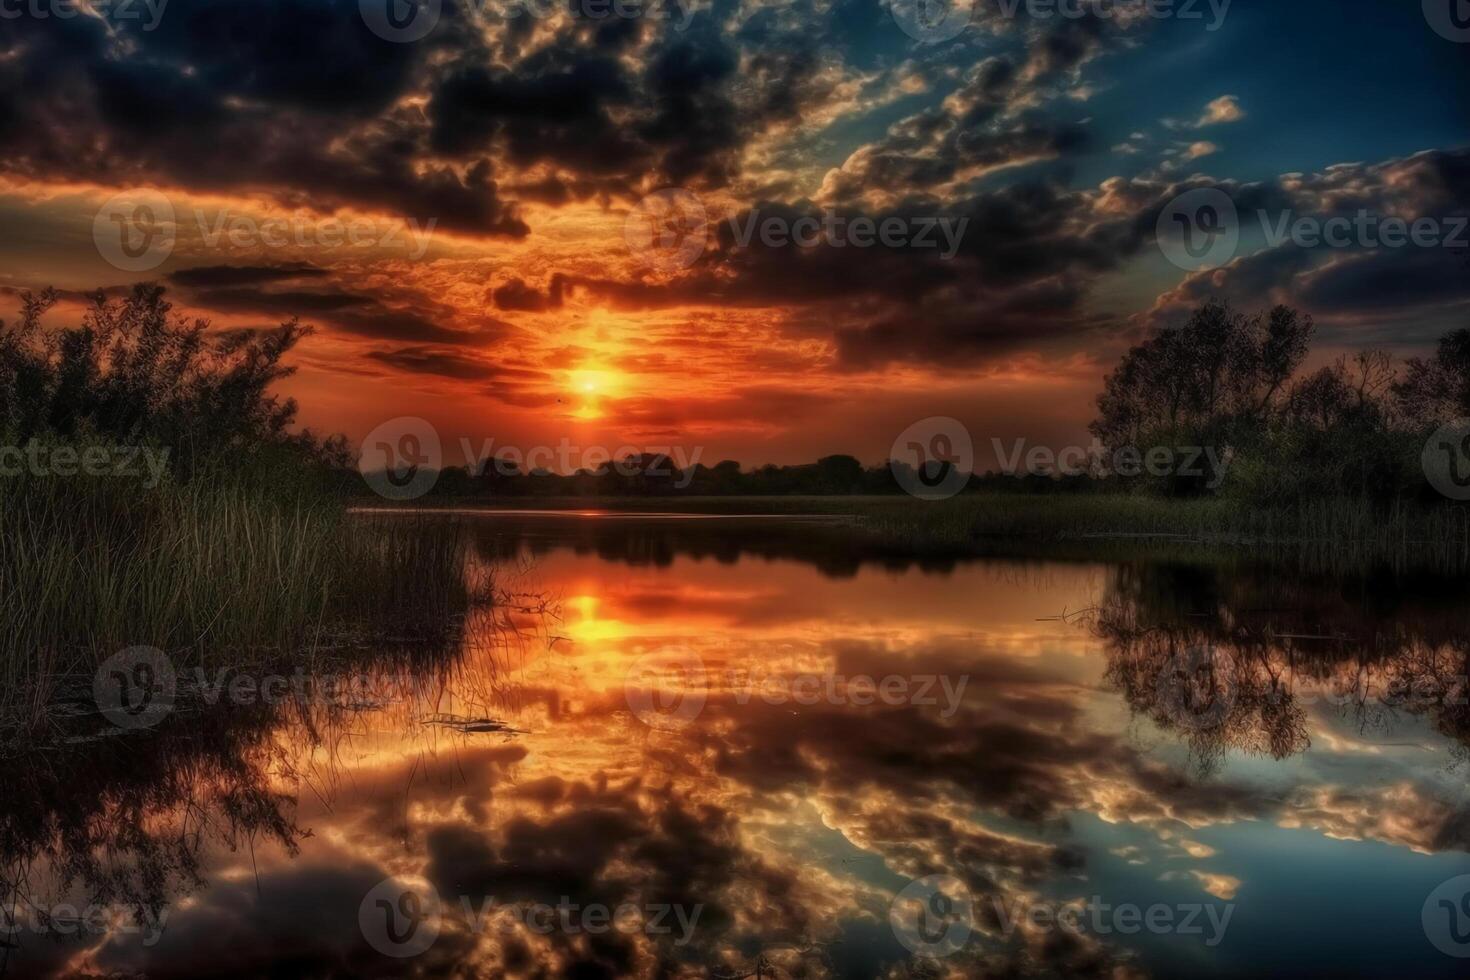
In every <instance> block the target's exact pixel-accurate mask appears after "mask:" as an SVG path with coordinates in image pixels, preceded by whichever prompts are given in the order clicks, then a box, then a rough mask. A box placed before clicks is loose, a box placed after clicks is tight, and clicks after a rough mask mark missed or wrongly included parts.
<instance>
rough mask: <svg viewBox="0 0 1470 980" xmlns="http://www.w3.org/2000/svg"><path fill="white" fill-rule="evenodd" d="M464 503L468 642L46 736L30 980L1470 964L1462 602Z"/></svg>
mask: <svg viewBox="0 0 1470 980" xmlns="http://www.w3.org/2000/svg"><path fill="white" fill-rule="evenodd" d="M459 519H460V520H465V521H467V529H466V533H468V534H470V535H472V537H473V554H474V556H475V558H474V562H475V565H476V566H477V568H479V569H485V568H490V569H494V570H495V572H496V589H497V591H498V592H499V594H500V600H501V601H500V604H499V605H498V606H497V607H496V608H495V609H493V610H484V609H481V610H477V611H474V612H472V613H471V614H470V615H468V616H467V617H466V618H465V620H464V622H463V623H462V624H458V625H457V626H456V629H457V633H456V634H455V639H454V641H453V642H452V643H451V644H450V645H449V646H448V647H447V648H444V649H419V648H416V647H415V645H414V644H413V643H411V642H407V640H406V638H402V637H395V636H374V637H368V638H367V642H368V645H369V646H370V647H373V646H378V647H381V649H382V651H383V653H382V656H381V657H380V658H378V659H377V660H376V661H375V662H374V664H373V666H372V668H371V669H370V670H369V669H364V670H362V671H361V672H360V673H361V674H362V675H363V676H359V672H358V671H356V670H354V671H352V672H351V673H350V674H348V673H347V672H345V671H344V673H343V675H342V676H328V677H321V676H303V675H300V674H295V675H293V674H289V673H283V674H277V675H266V676H257V675H256V674H258V673H259V672H256V673H255V674H252V673H251V672H249V671H241V672H237V674H233V675H228V676H223V677H221V676H216V675H214V674H212V673H211V674H206V675H203V676H197V677H196V676H194V675H192V674H191V673H190V672H188V671H184V670H182V669H180V671H179V672H178V673H179V677H178V678H176V680H175V681H174V684H175V687H176V688H177V691H178V692H179V697H178V698H177V700H176V701H174V702H172V704H171V707H167V708H166V710H162V711H158V710H155V709H154V708H153V707H151V706H145V705H142V704H141V703H124V704H123V705H122V710H121V711H116V710H115V711H113V712H112V713H111V714H112V716H113V722H114V724H112V725H111V726H109V727H108V728H107V729H106V730H105V731H104V734H105V737H102V738H94V739H91V740H87V741H79V742H78V741H66V740H60V741H59V742H58V744H54V745H49V746H38V747H32V748H28V749H25V750H16V751H14V752H11V753H9V757H8V758H6V759H4V760H3V763H4V767H3V769H0V772H3V778H4V780H5V784H4V787H3V792H4V793H5V796H4V797H3V798H0V813H3V824H0V875H3V876H4V877H3V880H0V890H3V891H4V893H5V894H6V896H7V912H6V917H5V918H4V919H0V944H3V949H0V955H3V957H4V961H5V964H6V975H7V976H70V975H87V974H94V975H116V974H123V975H146V976H150V977H199V976H242V977H243V976H292V977H295V976H306V977H312V976H320V977H351V976H383V977H410V976H464V977H571V978H595V977H620V976H638V977H756V976H759V977H767V978H774V977H848V978H868V977H874V978H876V977H971V976H989V975H998V974H1017V975H1055V976H1080V975H1093V974H1098V975H1110V976H1128V975H1157V976H1184V975H1188V976H1257V975H1272V974H1274V975H1315V976H1324V977H1326V976H1331V977H1347V976H1377V975H1383V976H1387V975H1394V976H1398V975H1409V976H1450V975H1456V976H1463V975H1464V969H1465V967H1466V964H1467V960H1466V959H1465V957H1467V956H1470V856H1467V849H1470V809H1467V789H1466V774H1467V749H1466V746H1467V743H1470V708H1467V706H1466V694H1467V691H1466V685H1465V681H1464V678H1465V675H1466V673H1467V657H1470V629H1467V623H1470V603H1467V601H1466V599H1467V595H1466V589H1465V588H1464V586H1463V585H1461V584H1458V583H1448V582H1444V581H1440V580H1435V579H1413V578H1404V577H1395V576H1390V575H1386V574H1384V575H1366V576H1364V577H1362V578H1360V579H1355V580H1351V581H1344V580H1311V579H1309V578H1306V577H1303V576H1301V575H1297V574H1295V573H1292V572H1288V571H1281V570H1277V571H1270V570H1263V569H1258V568H1251V567H1249V566H1241V565H1227V566H1219V567H1206V566H1200V565H1178V566H1171V565H1166V564H1157V563H1139V564H1117V563H1109V564H1104V563H1097V564H1088V563H1056V562H1033V563H1022V562H1015V561H993V562H992V561H974V562H964V563H945V562H937V563H934V562H931V563H921V562H917V561H909V560H905V559H902V558H895V557H893V556H891V555H882V556H879V555H866V554H863V553H861V552H859V551H856V550H854V549H853V548H852V546H850V545H847V544H844V539H843V536H842V534H841V532H840V529H834V528H833V527H832V526H831V525H830V524H829V523H828V522H823V521H819V520H818V521H810V522H802V523H798V522H791V521H779V520H772V519H761V518H751V519H736V520H699V521H692V520H678V519H664V518H657V517H648V518H628V517H626V516H624V517H620V518H618V519H615V520H610V519H605V518H600V517H596V516H580V517H567V516H560V517H549V516H544V515H536V514H534V513H519V514H514V515H494V516H488V515H487V516H470V517H465V516H463V515H461V516H460V518H459ZM145 660H146V657H145ZM138 662H139V661H138V656H136V655H135V656H134V659H133V660H132V661H129V662H128V663H129V665H128V666H127V669H126V670H124V671H123V672H122V673H121V674H120V675H118V677H117V678H115V679H116V680H117V681H118V683H120V684H126V683H127V682H128V679H129V678H132V677H135V676H136V674H135V673H134V672H135V671H136V669H137V664H138ZM157 666H158V665H156V664H153V665H149V669H152V668H153V667H157ZM149 676H153V675H149ZM110 682H111V679H109V678H104V679H103V681H102V683H104V684H105V683H110ZM185 691H187V692H188V696H187V697H186V696H184V692H185ZM130 712H131V713H130Z"/></svg>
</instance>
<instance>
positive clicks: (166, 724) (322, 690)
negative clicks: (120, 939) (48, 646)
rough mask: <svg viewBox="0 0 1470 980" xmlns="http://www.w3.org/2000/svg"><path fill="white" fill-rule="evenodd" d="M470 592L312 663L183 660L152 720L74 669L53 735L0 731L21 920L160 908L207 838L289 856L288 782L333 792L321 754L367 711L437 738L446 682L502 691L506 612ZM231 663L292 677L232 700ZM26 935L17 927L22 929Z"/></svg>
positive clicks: (195, 864)
mask: <svg viewBox="0 0 1470 980" xmlns="http://www.w3.org/2000/svg"><path fill="white" fill-rule="evenodd" d="M483 585H484V586H486V587H488V585H489V583H483ZM460 598H461V599H463V600H464V601H462V602H460V603H459V612H458V613H457V614H456V615H454V616H452V617H448V618H447V619H445V621H446V622H448V623H449V624H450V625H449V626H448V627H442V626H441V627H435V628H432V629H418V630H410V631H408V632H412V633H415V634H417V635H416V636H415V637H414V639H413V640H412V641H404V642H395V641H393V640H392V639H391V638H380V639H378V640H376V641H374V645H372V646H365V645H362V644H364V643H366V642H367V641H366V640H365V639H364V638H363V637H358V638H357V639H355V640H353V641H350V642H349V643H346V644H345V645H343V646H341V647H339V648H337V649H333V650H331V651H327V652H325V653H323V652H322V651H311V652H309V653H304V654H300V655H299V656H298V657H297V658H293V659H300V658H305V659H306V660H307V661H308V662H310V663H311V667H310V668H309V669H307V670H305V671H298V669H297V667H296V665H295V664H294V663H290V662H285V663H282V662H279V661H277V662H273V663H265V664H262V663H260V662H259V661H254V660H252V661H249V662H248V665H243V664H242V666H240V667H239V668H238V669H234V670H230V671H228V672H227V673H226V674H224V675H220V674H217V673H216V670H217V668H215V667H211V668H210V669H209V670H207V671H205V672H204V674H203V675H202V676H203V678H204V679H205V681H206V683H207V684H208V685H211V686H213V685H215V684H217V683H219V682H220V681H221V680H222V679H223V680H224V681H225V683H224V684H223V686H222V687H220V688H219V689H218V690H216V691H215V697H217V700H212V699H211V698H209V697H206V690H205V688H203V687H201V686H200V685H198V684H197V683H195V681H194V679H195V678H196V677H199V676H200V675H198V674H196V673H195V672H194V671H193V670H192V669H188V670H181V671H180V677H179V687H178V691H177V693H176V698H175V701H174V708H173V710H172V711H171V712H170V713H169V714H168V715H167V716H165V717H164V719H163V720H162V721H160V722H159V723H158V724H157V725H156V727H153V728H149V729H136V730H124V729H119V728H114V727H112V726H111V725H110V724H109V723H108V722H107V721H106V720H104V719H103V718H102V717H101V716H100V715H99V714H98V713H97V712H96V706H95V705H94V704H92V703H90V701H89V700H88V699H89V697H90V695H89V694H87V693H81V692H82V691H83V690H84V688H85V687H86V685H85V684H82V683H79V684H78V685H77V688H78V692H79V693H78V694H77V695H76V696H75V698H74V699H73V700H71V701H68V702H63V703H62V704H60V705H58V706H57V710H55V711H53V713H52V716H51V717H52V728H51V730H50V731H49V732H48V733H46V735H45V736H43V737H40V738H35V737H32V738H29V739H27V740H25V741H20V740H11V741H9V742H5V743H0V764H3V766H4V770H5V773H6V794H5V795H6V800H5V805H4V806H3V807H0V909H4V910H5V913H8V914H9V921H11V922H14V923H25V922H36V923H39V924H42V925H44V924H45V917H46V912H45V909H46V907H47V906H48V905H50V904H51V903H53V902H56V901H67V902H70V903H72V904H77V903H78V901H79V902H80V904H82V905H90V906H93V907H105V908H110V909H113V910H116V911H121V910H127V911H128V912H129V913H130V914H131V915H132V917H133V921H135V922H137V923H140V924H142V923H157V922H158V921H159V915H160V913H161V912H162V911H163V910H164V908H165V906H167V905H169V904H170V903H171V902H173V901H174V900H175V899H176V897H177V896H179V895H182V894H187V893H188V892H190V891H193V890H196V889H199V888H202V887H204V886H205V885H206V880H205V876H204V872H205V870H206V869H205V868H204V867H203V856H204V854H205V853H206V850H207V849H208V848H210V847H224V848H228V849H229V850H230V851H232V852H236V851H239V852H245V853H249V854H250V855H252V859H253V855H254V854H255V852H256V851H257V849H259V848H261V847H267V848H268V847H272V846H274V847H279V848H280V849H281V850H283V851H284V852H285V853H287V854H288V855H292V856H294V855H295V853H296V851H297V845H298V841H299V840H301V839H302V838H303V837H305V836H307V835H308V834H309V829H306V828H302V827H300V826H298V824H297V822H296V819H295V816H294V810H295V806H296V801H297V794H296V792H294V791H292V790H291V789H290V787H301V786H303V784H304V785H306V786H309V787H310V788H309V790H307V791H308V792H311V793H315V794H318V795H321V794H328V795H329V794H330V793H331V791H332V790H331V786H332V784H333V783H334V781H335V779H334V774H333V773H332V772H331V771H319V770H318V768H317V766H318V760H325V765H327V766H331V765H332V760H334V759H336V758H337V756H338V752H337V749H338V746H339V745H341V744H342V743H343V742H344V740H346V739H349V738H352V737H354V736H355V735H357V734H359V733H360V731H361V730H362V728H363V727H364V726H363V724H362V721H363V718H364V717H365V716H366V715H367V714H369V713H371V716H372V718H373V725H374V726H376V727H381V726H383V725H385V724H386V725H390V726H392V725H398V726H401V727H402V729H403V730H404V731H413V732H422V733H423V737H424V738H426V739H429V738H440V737H443V736H442V732H443V728H442V726H434V727H433V728H432V729H431V728H430V727H428V726H425V725H423V724H422V722H423V720H424V719H425V718H433V717H442V716H441V715H436V713H439V712H442V711H443V710H444V709H445V707H446V705H447V702H448V692H450V691H451V690H452V691H453V701H454V706H455V707H456V708H458V709H459V710H460V711H462V712H465V711H467V712H470V713H471V715H466V716H465V717H472V714H473V712H475V711H488V710H491V708H492V706H494V705H496V704H498V703H501V702H502V701H503V686H502V684H501V683H500V678H499V668H498V662H499V656H498V654H499V653H500V650H501V648H503V647H504V646H505V645H506V643H507V641H506V639H505V637H506V631H505V629H504V625H505V623H504V619H505V613H504V612H503V610H502V609H501V608H500V606H499V605H496V604H490V603H486V602H484V601H483V600H484V598H485V594H484V593H483V592H482V591H478V590H471V591H468V592H464V593H463V595H462V596H461V597H460ZM441 601H442V598H441V599H436V600H435V602H436V603H438V602H441ZM378 612H379V614H378V615H375V616H373V617H371V618H369V619H367V620H365V621H364V622H363V623H362V624H361V626H362V631H363V632H364V633H370V632H371V631H372V630H375V629H376V630H383V629H385V628H386V625H387V623H388V622H390V620H389V618H387V617H385V615H383V610H381V609H380V610H379V611H378ZM398 612H399V613H402V612H403V609H402V608H400V609H399V610H398ZM397 632H403V631H397ZM426 637H428V638H427V639H426ZM236 676H247V677H254V678H257V679H258V678H261V677H265V676H281V677H284V678H286V679H287V680H288V681H291V682H292V683H291V684H290V685H289V686H288V687H287V688H286V690H285V691H284V692H283V694H282V696H281V697H280V698H279V699H275V698H272V699H270V700H269V701H268V702H267V701H266V700H262V699H258V698H253V699H252V701H253V702H254V703H247V704H241V703H232V702H231V698H230V697H229V695H228V694H224V695H223V696H220V693H219V692H220V691H228V680H229V679H230V678H233V677H236ZM302 678H305V680H306V683H305V684H302V683H299V681H300V680H301V679H302ZM77 680H78V681H83V680H89V679H77ZM434 733H439V734H434ZM317 749H324V750H325V751H322V752H315V751H314V750H317ZM298 765H304V766H307V767H309V768H308V769H307V770H305V771H303V770H302V769H299V768H298ZM283 787H284V789H283ZM323 798H324V799H325V798H326V797H325V796H324V797H323ZM3 914H4V913H0V915H3ZM3 924H4V922H3V919H0V925H3ZM24 938H25V933H24V932H22V933H20V934H17V935H16V937H15V942H16V943H21V942H22V941H23V940H24ZM8 953H9V950H6V954H7V955H6V956H3V957H0V974H3V973H4V972H5V960H6V959H8Z"/></svg>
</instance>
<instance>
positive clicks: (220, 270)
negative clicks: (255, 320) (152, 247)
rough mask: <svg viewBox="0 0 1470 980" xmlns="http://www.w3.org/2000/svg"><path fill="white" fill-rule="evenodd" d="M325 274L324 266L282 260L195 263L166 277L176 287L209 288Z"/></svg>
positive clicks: (315, 276) (318, 276) (316, 276)
mask: <svg viewBox="0 0 1470 980" xmlns="http://www.w3.org/2000/svg"><path fill="white" fill-rule="evenodd" d="M326 275H328V272H327V270H326V269H321V268H318V267H317V266H314V265H310V264H308V263H305V262H283V263H280V264H278V265H197V266H194V267H193V268H189V269H179V270H177V271H175V272H173V273H171V274H170V275H169V277H168V278H169V280H170V281H171V282H174V283H177V284H178V285H180V286H189V287H193V288H196V289H199V288H203V289H209V288H218V287H228V286H249V285H255V284H258V283H266V282H278V281H280V280H283V279H319V278H321V277H323V276H326Z"/></svg>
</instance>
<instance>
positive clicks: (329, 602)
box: [0, 477, 470, 727]
mask: <svg viewBox="0 0 1470 980" xmlns="http://www.w3.org/2000/svg"><path fill="white" fill-rule="evenodd" d="M463 572H464V553H463V545H462V543H461V541H460V537H459V535H458V534H457V531H456V529H455V528H454V527H453V526H452V524H451V523H448V522H444V521H437V522H433V524H432V525H430V524H429V523H428V522H415V521H410V522H402V521H399V522H395V524H394V525H392V526H387V525H382V526H379V525H377V524H375V523H373V522H370V521H363V520H361V519H357V518H353V517H349V516H348V515H347V514H346V513H345V512H344V511H343V509H342V508H341V506H340V504H339V503H338V502H337V501H335V500H334V499H332V498H330V497H328V496H325V495H322V494H318V493H313V492H311V491H310V490H309V489H308V488H304V487H299V486H293V487H290V488H289V489H287V490H284V491H281V492H263V491H262V490H261V489H260V488H259V487H258V486H249V485H243V484H240V483H233V482H230V481H227V480H221V479H208V478H199V479H194V480H191V481H189V482H187V483H177V482H172V481H165V482H164V483H162V484H160V485H159V486H157V487H154V488H152V489H149V490H143V489H141V488H139V487H138V486H136V485H135V484H131V483H128V482H125V481H121V480H118V479H116V478H108V477H97V478H85V479H67V480H60V479H55V478H37V477H21V478H18V479H8V480H6V481H4V483H3V485H0V621H3V622H4V624H5V629H4V630H3V631H0V719H3V720H5V722H6V723H8V725H9V726H11V727H14V726H16V725H22V726H24V725H26V724H27V723H29V722H34V721H35V720H37V719H41V718H44V717H45V715H46V712H47V706H48V705H49V704H51V703H53V702H54V701H55V700H56V699H57V698H58V697H59V696H63V695H64V694H65V693H66V691H65V690H64V689H67V688H75V687H78V686H80V685H83V684H90V678H91V675H92V673H93V672H94V671H95V669H96V666H97V665H98V664H99V663H100V662H102V661H103V660H105V659H106V658H107V657H109V656H111V655H112V654H114V653H116V652H118V651H119V650H121V649H123V648H126V647H132V646H151V647H156V648H158V649H160V650H163V651H166V652H167V653H168V654H169V656H170V657H172V658H173V659H174V660H175V661H176V662H177V663H178V665H179V666H181V667H187V666H193V665H196V664H197V665H202V666H215V665H229V666H240V665H242V664H245V663H254V664H259V665H273V666H279V665H280V664H281V663H282V662H283V661H287V660H296V661H298V662H299V661H300V660H301V659H303V658H306V659H310V658H312V657H313V656H314V654H313V653H312V651H317V650H323V649H331V648H335V647H341V646H342V645H343V637H344V636H348V635H356V636H357V637H358V638H359V639H362V638H368V639H384V640H395V641H396V640H405V639H423V640H427V639H437V640H441V641H442V640H444V639H445V638H446V634H447V633H448V632H450V631H452V630H454V629H455V628H456V627H457V624H458V622H459V620H458V619H457V618H456V617H457V615H459V614H461V613H462V612H463V610H464V609H465V607H466V605H467V603H468V601H469V595H468V590H469V588H470V586H469V585H468V584H467V582H466V579H465V576H464V574H463ZM299 665H300V664H299V663H297V664H292V666H299Z"/></svg>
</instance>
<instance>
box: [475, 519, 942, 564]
mask: <svg viewBox="0 0 1470 980" xmlns="http://www.w3.org/2000/svg"><path fill="white" fill-rule="evenodd" d="M467 527H468V528H469V529H470V532H471V536H472V538H473V540H474V545H475V549H476V552H477V553H478V554H479V556H480V557H481V558H482V559H484V560H486V561H509V560H513V559H515V558H517V557H520V556H525V555H530V556H532V557H539V556H542V555H547V554H550V553H552V552H554V551H557V550H561V549H570V550H571V551H572V552H573V553H575V554H579V555H595V556H597V557H598V558H600V559H602V560H603V561H608V562H616V563H619V564H624V565H635V566H653V567H656V568H665V567H667V566H669V565H672V564H673V563H674V560H675V559H676V558H694V559H700V560H702V559H710V560H712V561H716V562H719V563H721V564H725V565H733V564H735V563H736V562H738V561H740V560H741V559H742V558H762V559H766V560H772V559H785V560H788V561H798V562H803V563H806V564H810V565H814V566H815V567H816V568H817V570H818V571H820V572H821V573H822V574H823V575H826V576H827V577H829V578H852V577H853V576H854V575H856V574H857V573H858V571H859V570H860V569H861V568H862V567H863V566H864V565H878V566H881V567H884V568H889V569H893V570H898V571H902V570H906V569H909V568H918V569H921V570H922V571H925V572H937V573H948V572H951V571H953V570H954V569H955V567H956V566H957V565H959V564H960V563H961V561H960V560H957V559H956V558H954V557H952V556H945V555H922V556H921V555H915V554H914V553H913V552H912V550H905V549H901V548H896V547H893V546H891V545H885V544H883V543H882V542H879V541H874V540H869V539H866V538H864V537H862V536H859V535H855V534H853V528H852V525H851V524H850V523H846V522H823V521H812V520H807V521H800V520H796V519H791V520H784V521H783V520H780V519H767V518H761V519H760V521H759V523H758V524H756V523H753V522H750V521H741V520H703V519H689V520H639V519H637V518H608V519H588V520H580V521H574V520H566V519H558V520H554V521H551V520H548V521H546V522H545V525H544V530H543V528H542V527H541V526H538V523H537V522H536V521H535V520H534V519H533V520H530V521H526V522H517V523H515V524H510V523H506V522H502V521H499V520H495V519H488V520H481V521H470V522H468V523H467Z"/></svg>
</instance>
